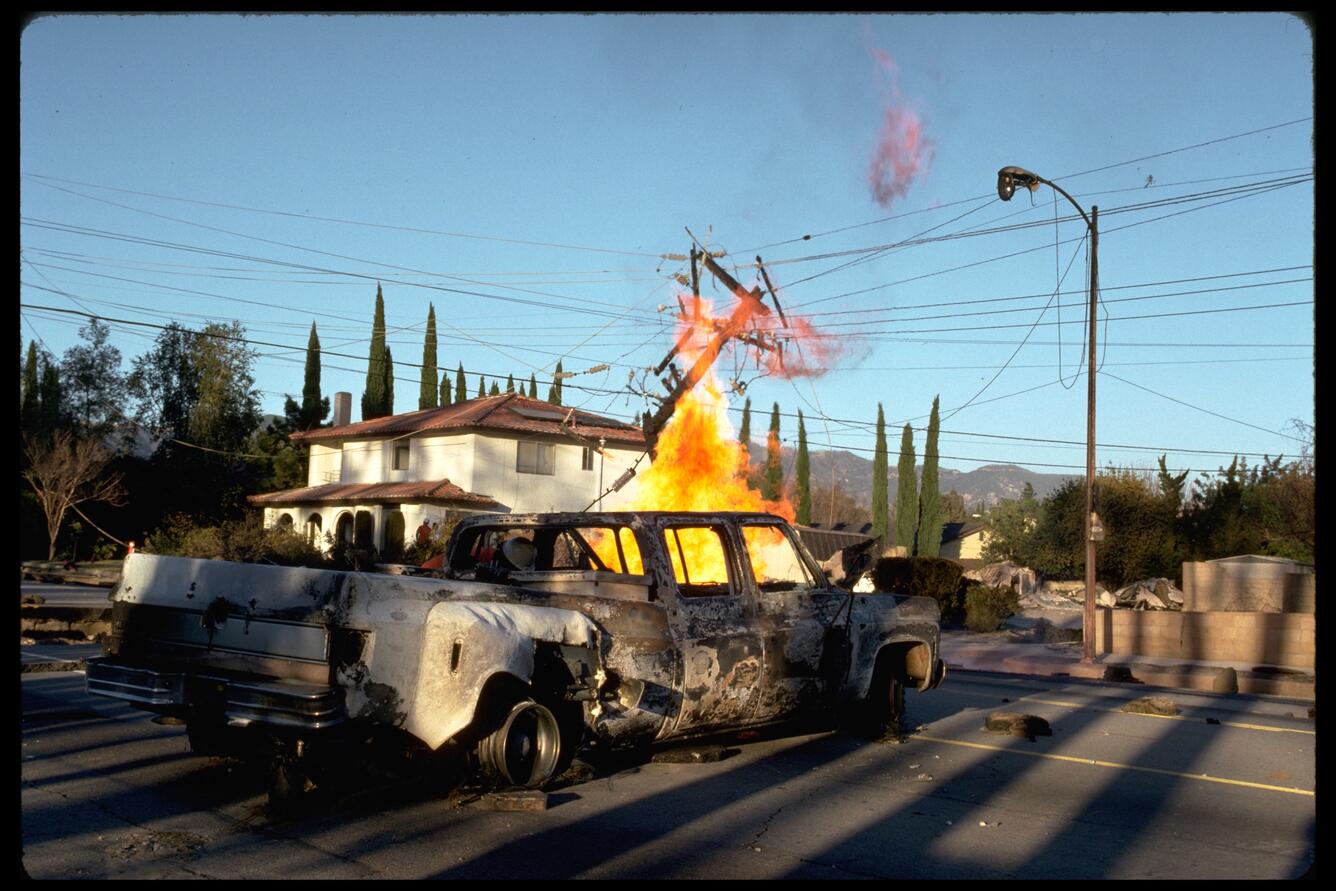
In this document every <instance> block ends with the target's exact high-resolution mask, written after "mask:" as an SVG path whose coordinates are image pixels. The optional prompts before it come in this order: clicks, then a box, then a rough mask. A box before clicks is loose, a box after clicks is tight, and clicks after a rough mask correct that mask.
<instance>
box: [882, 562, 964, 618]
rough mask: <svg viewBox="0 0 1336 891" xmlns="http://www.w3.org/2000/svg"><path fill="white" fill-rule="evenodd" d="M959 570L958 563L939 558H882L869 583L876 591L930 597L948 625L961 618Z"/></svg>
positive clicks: (960, 579) (960, 570)
mask: <svg viewBox="0 0 1336 891" xmlns="http://www.w3.org/2000/svg"><path fill="white" fill-rule="evenodd" d="M962 571H963V570H962V569H961V567H960V564H959V563H956V562H955V561H954V560H946V559H943V558H941V557H883V558H881V559H880V560H878V561H877V563H876V565H875V566H873V568H872V580H873V583H874V584H875V585H876V588H877V590H878V591H889V592H894V593H896V594H908V595H910V596H912V597H931V598H932V599H933V600H936V601H937V605H938V606H939V607H940V608H941V610H942V621H943V622H946V623H948V624H950V623H954V622H958V621H959V619H960V614H961V607H962V600H961V598H962V588H963V586H962V578H961V572H962Z"/></svg>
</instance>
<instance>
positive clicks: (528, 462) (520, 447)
mask: <svg viewBox="0 0 1336 891" xmlns="http://www.w3.org/2000/svg"><path fill="white" fill-rule="evenodd" d="M515 471H516V472H517V473H533V474H539V475H541V476H555V475H556V473H557V447H556V445H555V444H554V443H550V442H517V443H515Z"/></svg>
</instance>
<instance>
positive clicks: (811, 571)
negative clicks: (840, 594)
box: [739, 520, 825, 592]
mask: <svg viewBox="0 0 1336 891" xmlns="http://www.w3.org/2000/svg"><path fill="white" fill-rule="evenodd" d="M739 529H740V530H741V532H742V545H743V547H744V548H745V549H746V556H747V559H746V560H745V561H744V562H745V563H746V564H747V569H748V570H749V571H750V572H751V575H752V581H753V582H755V584H756V590H757V591H761V592H773V591H812V590H816V589H817V588H822V587H825V584H824V583H825V573H820V572H818V571H817V568H816V567H813V566H812V565H811V562H810V560H809V559H808V555H807V554H806V553H805V552H804V550H803V548H802V547H801V546H800V542H798V541H797V540H795V539H796V536H795V535H794V533H793V531H792V530H791V529H790V528H787V527H786V526H785V525H783V524H780V523H773V522H765V521H755V520H752V521H744V522H743V523H741V524H739ZM753 529H769V530H773V531H774V532H775V533H776V534H777V536H778V537H779V539H780V540H781V541H782V542H783V544H784V545H786V546H787V549H786V550H785V551H784V552H783V554H782V555H780V556H782V558H783V559H785V560H788V561H789V565H790V567H794V566H796V568H797V570H798V573H799V574H801V576H802V580H801V581H799V580H796V579H795V580H791V581H789V580H784V579H778V578H776V579H773V580H771V581H769V582H767V581H764V580H763V579H762V578H761V577H760V576H758V575H757V572H756V555H754V554H753V553H752V548H753V538H752V537H751V536H749V535H748V534H747V533H748V532H749V531H750V530H753ZM777 543H778V542H777Z"/></svg>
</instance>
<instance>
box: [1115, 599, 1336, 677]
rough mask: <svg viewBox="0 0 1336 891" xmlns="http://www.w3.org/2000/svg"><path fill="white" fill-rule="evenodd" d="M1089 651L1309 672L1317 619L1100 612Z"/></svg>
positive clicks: (1249, 614) (1250, 614) (1273, 615)
mask: <svg viewBox="0 0 1336 891" xmlns="http://www.w3.org/2000/svg"><path fill="white" fill-rule="evenodd" d="M1096 612H1097V615H1096V618H1095V652H1097V653H1121V654H1128V655H1138V656H1148V657H1152V658H1162V659H1190V660H1203V661H1207V662H1243V663H1248V664H1249V665H1274V666H1282V667H1289V668H1312V667H1313V664H1314V654H1315V652H1316V635H1317V618H1316V617H1315V616H1313V615H1311V614H1303V613H1258V612H1198V613H1190V612H1175V611H1160V610H1129V609H1104V608H1100V609H1098V610H1097V611H1096Z"/></svg>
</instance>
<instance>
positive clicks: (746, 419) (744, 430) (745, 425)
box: [738, 396, 751, 446]
mask: <svg viewBox="0 0 1336 891" xmlns="http://www.w3.org/2000/svg"><path fill="white" fill-rule="evenodd" d="M749 440H751V397H750V396H748V397H747V401H746V402H744V403H742V427H741V429H740V430H738V442H740V443H742V445H743V446H746V445H747V443H748V441H749Z"/></svg>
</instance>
